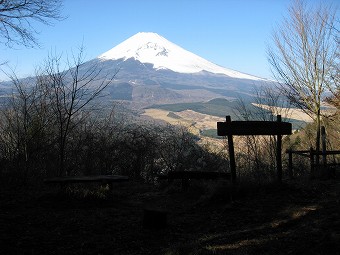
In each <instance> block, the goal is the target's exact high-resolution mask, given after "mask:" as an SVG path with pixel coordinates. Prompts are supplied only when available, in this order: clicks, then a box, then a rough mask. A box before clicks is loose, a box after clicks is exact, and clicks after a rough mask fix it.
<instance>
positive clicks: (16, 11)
mask: <svg viewBox="0 0 340 255" xmlns="http://www.w3.org/2000/svg"><path fill="white" fill-rule="evenodd" d="M61 6H62V4H61V0H2V1H0V43H5V44H6V45H8V46H9V47H12V46H13V45H24V46H26V47H34V46H38V45H39V44H38V40H37V38H36V37H35V35H36V34H38V31H37V30H35V29H34V27H33V22H35V21H36V22H40V23H43V24H45V25H52V21H53V20H61V19H62V16H61V14H60V9H61Z"/></svg>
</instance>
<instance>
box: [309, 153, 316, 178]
mask: <svg viewBox="0 0 340 255" xmlns="http://www.w3.org/2000/svg"><path fill="white" fill-rule="evenodd" d="M309 153H310V156H309V158H310V174H311V178H312V179H314V178H315V172H314V169H315V168H314V151H313V147H310V150H309Z"/></svg>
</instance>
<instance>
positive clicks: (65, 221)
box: [0, 180, 340, 255]
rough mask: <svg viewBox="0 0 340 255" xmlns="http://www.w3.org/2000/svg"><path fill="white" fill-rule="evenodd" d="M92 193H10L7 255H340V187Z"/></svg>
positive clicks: (2, 215) (3, 232)
mask: <svg viewBox="0 0 340 255" xmlns="http://www.w3.org/2000/svg"><path fill="white" fill-rule="evenodd" d="M75 190H78V191H77V192H75ZM86 190H87V189H81V187H78V186H76V187H72V191H73V192H72V193H70V192H65V191H64V190H62V191H61V190H59V188H58V187H55V188H54V187H46V186H41V187H40V188H37V187H35V188H34V189H33V188H27V187H26V188H18V187H16V186H14V187H13V186H12V187H4V186H2V187H1V190H0V191H1V193H0V203H1V204H0V226H1V227H0V254H164V255H170V254H178V255H180V254H340V214H339V211H340V204H339V201H340V181H339V180H332V181H313V182H311V181H309V182H304V183H299V182H296V181H295V182H289V183H287V182H285V183H284V184H282V185H277V184H270V185H262V186H254V185H239V186H234V187H232V186H230V185H228V184H226V183H217V184H216V183H211V182H207V183H192V184H191V187H190V188H189V189H188V190H186V191H183V190H182V189H181V186H180V184H179V183H174V184H172V185H170V186H168V185H165V184H164V185H162V186H160V187H155V186H150V185H145V184H139V183H134V182H129V183H125V184H117V185H115V187H114V189H113V190H112V191H107V190H106V189H99V190H98V188H97V187H91V188H90V190H92V193H91V192H88V191H86ZM86 192H87V193H86ZM146 208H154V209H155V210H161V211H164V212H165V213H166V215H167V227H165V228H162V229H148V228H145V227H143V224H142V222H143V213H144V209H146Z"/></svg>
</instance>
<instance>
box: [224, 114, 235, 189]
mask: <svg viewBox="0 0 340 255" xmlns="http://www.w3.org/2000/svg"><path fill="white" fill-rule="evenodd" d="M226 123H227V124H231V118H230V116H226ZM228 147H229V160H230V170H231V181H232V183H234V184H235V183H236V162H235V151H234V141H233V136H232V135H228Z"/></svg>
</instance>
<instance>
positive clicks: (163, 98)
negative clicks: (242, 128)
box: [0, 33, 269, 109]
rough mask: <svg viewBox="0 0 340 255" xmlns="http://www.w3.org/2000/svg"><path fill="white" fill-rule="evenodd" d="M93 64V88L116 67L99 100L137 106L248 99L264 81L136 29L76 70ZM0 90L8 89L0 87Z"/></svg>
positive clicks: (153, 34)
mask: <svg viewBox="0 0 340 255" xmlns="http://www.w3.org/2000/svg"><path fill="white" fill-rule="evenodd" d="M94 66H95V68H97V70H99V72H98V77H96V80H95V81H92V82H91V84H93V85H94V86H95V85H96V84H97V83H100V82H103V81H106V79H107V77H112V74H115V73H116V72H117V70H118V73H117V74H116V76H115V78H114V81H113V82H112V83H111V84H110V85H109V86H108V87H107V88H106V92H105V93H106V94H107V97H103V98H101V100H108V101H112V100H120V101H123V102H124V104H126V105H129V106H132V107H133V108H138V109H141V108H144V107H148V106H151V105H155V104H174V103H187V102H203V101H208V100H212V99H215V98H225V99H228V100H229V99H238V98H242V99H246V100H251V98H252V94H253V92H254V87H257V86H262V85H263V84H264V83H267V82H269V81H268V80H266V79H261V78H259V77H256V76H252V75H249V74H244V73H241V72H237V71H234V70H231V69H227V68H224V67H221V66H218V65H216V64H213V63H211V62H209V61H207V60H205V59H203V58H201V57H199V56H197V55H195V54H193V53H191V52H189V51H187V50H185V49H183V48H181V47H179V46H177V45H176V44H174V43H172V42H170V41H168V40H167V39H165V38H164V37H162V36H160V35H158V34H156V33H137V34H135V35H133V36H132V37H130V38H128V39H127V40H125V41H124V42H122V43H120V44H118V45H117V46H116V47H114V48H112V49H111V50H109V51H107V52H105V53H103V54H101V55H99V56H98V57H97V58H95V59H92V60H89V61H87V62H85V63H83V65H81V68H80V69H79V70H78V71H79V72H83V74H85V75H84V76H86V75H87V73H88V70H93V67H94ZM0 86H1V84H0ZM5 87H8V86H7V85H6V86H5ZM3 90H4V91H5V90H6V89H3ZM7 90H8V89H7ZM1 93H3V94H4V93H5V94H6V93H8V92H6V91H5V92H2V90H1V87H0V94H1ZM104 98H105V99H104Z"/></svg>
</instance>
